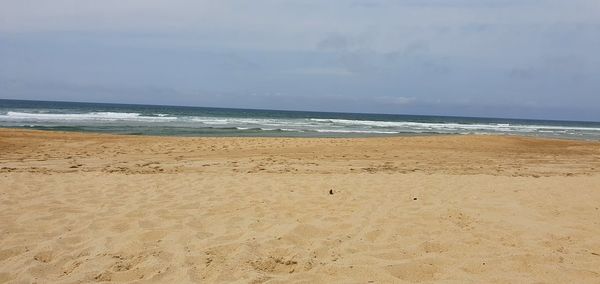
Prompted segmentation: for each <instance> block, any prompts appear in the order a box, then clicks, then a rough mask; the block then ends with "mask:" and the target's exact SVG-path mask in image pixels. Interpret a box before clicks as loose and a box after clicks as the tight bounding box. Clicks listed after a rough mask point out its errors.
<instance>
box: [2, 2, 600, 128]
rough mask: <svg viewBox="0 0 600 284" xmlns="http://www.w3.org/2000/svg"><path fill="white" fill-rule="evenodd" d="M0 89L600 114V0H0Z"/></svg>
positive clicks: (102, 98) (280, 104) (99, 97)
mask: <svg viewBox="0 0 600 284" xmlns="http://www.w3.org/2000/svg"><path fill="white" fill-rule="evenodd" d="M0 98H6V99H32V100H61V101H84V102H113V103H139V104H167V105H190V106H210V107H236V108H259V109H288V110H314V111H339V112H368V113H396V114H424V115H456V116H484V117H511V118H541V119H566V120H592V121H600V1H598V0H569V1H566V0H560V1H551V0H493V1H492V0H347V1H342V0H329V1H317V0H290V1H276V0H265V1H249V0H231V1H226V0H223V1H202V0H169V1H167V0H164V1H158V0H103V1H97V0H53V1H47V0H0Z"/></svg>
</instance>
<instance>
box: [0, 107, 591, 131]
mask: <svg viewBox="0 0 600 284" xmlns="http://www.w3.org/2000/svg"><path fill="white" fill-rule="evenodd" d="M0 122H4V123H3V124H0V126H1V125H5V126H6V125H7V126H15V125H17V124H18V125H32V126H40V127H50V126H52V127H59V126H64V127H80V126H93V127H91V128H94V129H97V128H98V127H116V126H119V127H132V126H134V125H135V126H144V127H146V128H153V127H166V128H173V129H175V128H182V129H183V128H185V129H196V130H200V129H215V130H217V131H226V130H233V131H241V132H261V131H262V132H297V133H309V134H310V133H325V134H326V133H331V134H336V133H337V134H341V135H343V134H367V135H368V134H373V135H399V134H410V133H414V134H436V133H437V134H502V133H504V134H525V135H550V136H561V135H567V136H592V137H600V128H599V127H585V125H584V126H580V125H550V122H549V123H548V125H535V124H525V123H523V124H516V123H505V122H498V123H482V122H481V121H473V122H475V123H459V122H456V121H448V122H439V121H436V122H415V121H377V120H360V119H339V118H310V117H308V118H291V117H290V118H285V117H284V118H280V117H262V118H261V117H231V116H207V115H204V116H194V115H176V114H172V113H171V114H167V113H159V112H156V113H151V114H147V113H146V114H143V113H138V112H102V111H96V112H87V113H56V112H54V113H52V112H33V111H32V112H23V111H15V110H11V111H7V112H5V113H2V112H0ZM106 122H110V123H106ZM103 123H106V124H103ZM155 129H156V128H155Z"/></svg>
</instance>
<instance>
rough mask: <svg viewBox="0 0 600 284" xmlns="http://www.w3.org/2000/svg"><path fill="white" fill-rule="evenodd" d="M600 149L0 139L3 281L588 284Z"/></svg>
mask: <svg viewBox="0 0 600 284" xmlns="http://www.w3.org/2000/svg"><path fill="white" fill-rule="evenodd" d="M599 203H600V142H589V141H578V140H556V139H534V138H527V137H508V136H464V135H455V136H452V135H451V136H419V137H393V138H380V137H371V138H333V139H331V138H306V139H295V138H268V137H261V138H227V137H164V136H127V135H112V134H92V133H74V132H55V131H31V130H29V131H26V130H15V129H5V128H4V129H0V204H2V206H0V235H1V236H2V237H1V238H0V247H1V248H0V283H3V282H9V283H11V282H40V283H41V282H57V283H73V282H116V283H131V282H136V281H140V282H144V283H165V282H171V283H198V282H209V283H228V282H234V281H238V282H251V283H265V282H267V283H283V282H285V283H288V282H311V283H331V282H383V283H390V282H408V283H414V282H422V283H432V282H461V283H462V282H474V283H482V282H485V283H490V282H492V283H519V282H521V283H523V282H526V283H530V282H546V283H564V282H577V283H593V282H595V281H597V279H600V268H599V267H600V237H599V236H600V226H598V220H600V208H599V206H598V204H599Z"/></svg>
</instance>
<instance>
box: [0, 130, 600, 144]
mask: <svg viewBox="0 0 600 284" xmlns="http://www.w3.org/2000/svg"><path fill="white" fill-rule="evenodd" d="M0 131H16V132H30V131H31V132H42V133H44V132H47V133H62V134H65V135H68V134H81V135H107V136H117V137H140V138H142V137H148V138H158V139H160V138H176V139H177V138H182V139H194V138H197V139H202V138H217V139H218V138H223V139H260V138H266V139H296V138H299V139H396V138H411V137H497V138H503V137H506V138H523V139H532V140H549V141H573V142H590V143H600V140H595V139H589V138H581V139H577V138H570V137H550V136H529V135H523V134H487V133H480V134H458V133H403V134H397V135H393V134H382V135H364V136H362V135H360V136H331V137H328V136H260V135H256V136H251V135H248V136H235V135H231V136H229V135H198V136H192V135H189V136H186V135H154V134H127V133H124V134H120V133H111V132H99V131H98V132H97V131H76V130H73V131H68V130H45V129H30V128H27V127H0Z"/></svg>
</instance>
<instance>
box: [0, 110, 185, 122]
mask: <svg viewBox="0 0 600 284" xmlns="http://www.w3.org/2000/svg"><path fill="white" fill-rule="evenodd" d="M175 119H177V118H176V117H151V116H142V115H140V114H139V113H135V112H88V113H28V112H16V111H9V112H7V113H6V114H5V115H0V120H12V121H14V120H17V121H63V120H74V121H87V120H96V121H119V120H129V121H165V120H167V121H168V120H175Z"/></svg>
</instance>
